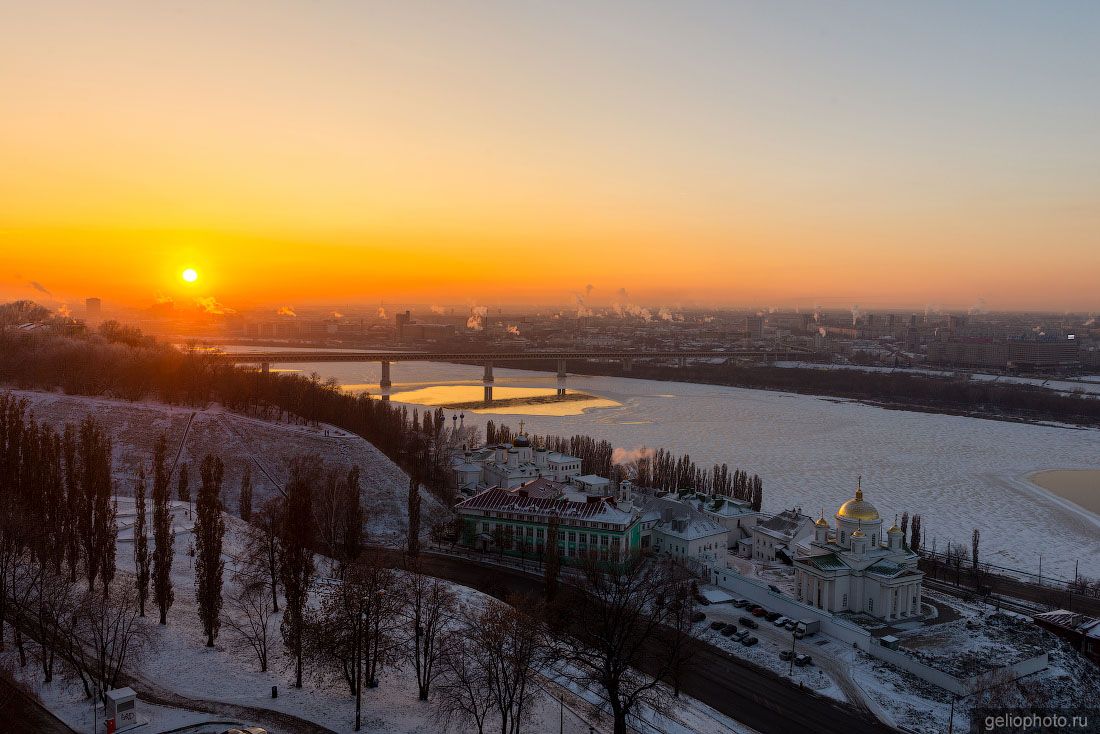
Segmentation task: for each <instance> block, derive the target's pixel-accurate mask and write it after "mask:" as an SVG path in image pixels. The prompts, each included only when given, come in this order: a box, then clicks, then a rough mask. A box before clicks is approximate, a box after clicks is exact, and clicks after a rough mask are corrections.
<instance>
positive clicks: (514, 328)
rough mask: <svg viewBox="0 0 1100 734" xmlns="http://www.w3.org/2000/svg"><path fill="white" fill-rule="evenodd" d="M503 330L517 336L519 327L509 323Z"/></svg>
mask: <svg viewBox="0 0 1100 734" xmlns="http://www.w3.org/2000/svg"><path fill="white" fill-rule="evenodd" d="M505 331H507V332H508V333H509V334H511V335H512V336H519V327H518V326H515V325H513V324H509V325H508V328H507V329H505Z"/></svg>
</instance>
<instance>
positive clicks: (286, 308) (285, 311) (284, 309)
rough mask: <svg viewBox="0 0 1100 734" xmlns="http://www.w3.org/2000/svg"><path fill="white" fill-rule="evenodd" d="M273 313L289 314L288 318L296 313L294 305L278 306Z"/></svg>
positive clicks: (279, 314)
mask: <svg viewBox="0 0 1100 734" xmlns="http://www.w3.org/2000/svg"><path fill="white" fill-rule="evenodd" d="M275 315H276V316H289V317H290V318H294V317H296V316H297V315H298V314H296V313H294V307H293V306H279V308H278V310H276V311H275Z"/></svg>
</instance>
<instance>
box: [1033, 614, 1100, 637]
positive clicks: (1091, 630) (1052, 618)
mask: <svg viewBox="0 0 1100 734" xmlns="http://www.w3.org/2000/svg"><path fill="white" fill-rule="evenodd" d="M1035 620H1036V621H1043V622H1046V623H1047V624H1050V625H1053V626H1055V627H1063V628H1065V629H1070V630H1074V631H1076V632H1080V633H1081V634H1086V633H1087V634H1088V636H1089V637H1098V636H1100V619H1096V618H1095V617H1090V616H1088V615H1086V614H1079V613H1077V612H1071V611H1069V610H1068V609H1055V610H1054V611H1052V612H1043V613H1042V614H1036V615H1035Z"/></svg>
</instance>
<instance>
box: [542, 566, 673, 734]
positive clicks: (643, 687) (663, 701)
mask: <svg viewBox="0 0 1100 734" xmlns="http://www.w3.org/2000/svg"><path fill="white" fill-rule="evenodd" d="M584 574H585V577H584V583H583V584H582V586H581V588H579V589H576V590H575V592H574V598H573V599H572V602H571V604H570V605H569V606H570V607H571V608H572V609H573V612H574V619H573V626H572V630H573V634H572V635H570V636H567V637H566V638H565V640H564V649H563V651H562V654H563V657H564V659H565V660H566V661H567V662H569V663H570V664H571V667H572V669H573V670H575V671H576V673H575V677H576V678H577V680H578V682H580V683H581V684H582V685H585V686H587V685H595V686H596V687H597V688H598V689H600V690H601V691H602V692H603V693H604V695H605V696H606V697H607V699H608V702H609V704H610V706H611V711H612V714H613V715H614V719H615V728H614V731H615V734H626V726H627V724H626V722H627V719H628V717H630V716H632V715H634V714H635V713H636V712H637V710H638V709H639V707H645V708H647V709H650V710H651V711H664V710H667V706H668V697H669V696H668V692H667V690H666V689H665V688H664V687H663V686H662V685H661V681H662V680H674V681H675V680H676V679H677V677H678V673H679V670H680V669H681V668H682V667H683V665H684V663H685V661H686V659H687V657H688V655H689V654H690V651H691V649H692V645H691V644H690V639H689V638H690V634H691V628H690V626H684V625H682V624H680V622H679V619H678V615H680V614H681V612H682V611H683V607H682V606H680V605H678V604H677V603H675V602H676V601H677V600H682V599H684V598H685V594H684V590H683V589H682V587H683V586H685V585H690V581H689V580H688V579H686V578H685V577H684V573H683V570H682V569H680V568H678V567H676V566H674V565H673V564H671V563H668V562H664V561H660V560H657V559H652V560H651V559H648V558H646V557H645V556H643V555H640V554H635V555H631V556H628V557H627V558H626V559H624V560H623V561H622V562H621V563H615V564H608V563H601V562H599V561H597V560H596V559H588V560H587V561H586V563H585V565H584Z"/></svg>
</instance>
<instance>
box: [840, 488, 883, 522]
mask: <svg viewBox="0 0 1100 734" xmlns="http://www.w3.org/2000/svg"><path fill="white" fill-rule="evenodd" d="M836 516H837V517H838V518H844V519H845V520H864V521H867V522H870V521H873V520H880V519H882V518H880V517H879V514H878V510H876V509H875V506H874V505H872V504H871V503H870V502H867V501H866V500H864V499H863V489H862V487H857V488H856V496H855V498H854V499H850V500H848V501H847V502H845V503H844V504H843V505H841V506H840V509H839V510H837V513H836Z"/></svg>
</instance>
